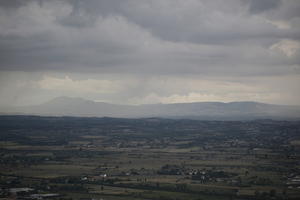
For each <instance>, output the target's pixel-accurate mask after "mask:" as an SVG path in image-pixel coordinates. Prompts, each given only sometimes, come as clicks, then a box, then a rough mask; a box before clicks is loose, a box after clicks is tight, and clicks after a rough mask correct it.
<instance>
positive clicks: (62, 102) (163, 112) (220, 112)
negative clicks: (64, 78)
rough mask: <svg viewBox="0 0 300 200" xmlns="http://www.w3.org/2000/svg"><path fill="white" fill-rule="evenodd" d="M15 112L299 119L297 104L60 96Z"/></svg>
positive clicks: (299, 113) (72, 114)
mask: <svg viewBox="0 0 300 200" xmlns="http://www.w3.org/2000/svg"><path fill="white" fill-rule="evenodd" d="M14 112H15V113H24V114H36V115H52V116H53V115H55V116H66V115H67V116H89V117H124V118H140V117H164V118H185V119H187V118H188V119H201V120H242V119H295V118H296V119H300V106H283V105H274V104H266V103H259V102H253V101H241V102H228V103H223V102H194V103H174V104H146V105H139V106H132V105H115V104H109V103H103V102H95V101H92V100H87V99H84V98H78V97H67V96H61V97H56V98H54V99H52V100H51V101H48V102H46V103H44V104H41V105H37V106H26V107H19V108H17V109H15V110H14Z"/></svg>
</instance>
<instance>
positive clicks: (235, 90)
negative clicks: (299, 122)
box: [0, 0, 300, 104]
mask: <svg viewBox="0 0 300 200" xmlns="http://www.w3.org/2000/svg"><path fill="white" fill-rule="evenodd" d="M0 51H1V53H0V73H1V74H0V75H1V76H0V83H1V84H2V86H0V94H1V95H2V96H7V98H6V99H5V98H3V100H2V101H1V100H0V104H1V103H2V104H7V103H11V102H13V101H14V99H18V100H16V101H18V102H20V101H21V100H22V101H23V100H24V101H26V102H29V103H30V102H31V101H32V98H30V96H35V98H36V99H40V101H38V100H36V101H34V102H42V100H47V99H50V98H51V97H55V96H58V95H63V94H66V95H69V96H82V97H90V98H91V99H98V100H104V101H111V102H116V103H120V101H119V99H124V102H125V103H145V102H146V103H151V102H180V101H187V102H189V101H198V100H220V101H222V100H224V101H230V100H239V99H240V100H258V101H266V102H268V101H269V102H276V103H278V102H279V103H285V102H287V103H293V104H294V103H295V102H297V101H298V100H300V95H299V92H297V89H298V88H297V87H295V86H294V85H297V84H298V83H299V80H300V79H299V76H300V2H299V1H298V0H226V2H225V1H224V0H184V1H182V0H163V1H160V0H109V1H107V0H89V1H84V0H51V1H45V0H28V1H23V0H3V1H0ZM19 71H23V72H22V73H23V74H22V73H21V72H19ZM71 72H72V74H71ZM28 74H31V75H28ZM92 74H94V75H95V76H96V75H97V76H96V77H92V78H90V77H91V75H92ZM105 74H109V76H108V75H107V76H106V75H105ZM124 74H126V75H124ZM123 75H124V76H123ZM155 76H157V77H163V78H157V77H155ZM216 77H217V78H216ZM258 77H259V78H258ZM261 77H265V78H261ZM272 77H273V78H272ZM17 79H18V80H19V81H17V82H16V81H15V80H17ZM118 79H119V81H116V80H118ZM254 80H259V81H258V82H259V84H257V83H255V81H254ZM173 82H176V83H177V84H174V83H173ZM183 84H187V86H186V87H183V86H182V85H183ZM276 84H277V85H278V86H276V87H277V88H272V85H276ZM289 84H294V85H293V86H291V85H289ZM299 84H300V83H299ZM20 85H22V86H20ZM99 85H101V87H100V86H99ZM174 85H176V87H175V86H174ZM223 85H226V86H227V87H223ZM123 86H124V87H123ZM79 90H80V92H78V91H79ZM110 90H111V91H112V92H109V91H110ZM20 91H23V92H20ZM86 91H87V92H86ZM18 102H17V103H18Z"/></svg>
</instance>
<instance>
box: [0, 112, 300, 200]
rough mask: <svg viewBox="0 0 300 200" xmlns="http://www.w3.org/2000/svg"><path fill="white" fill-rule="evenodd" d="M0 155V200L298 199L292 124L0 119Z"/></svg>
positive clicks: (299, 162) (297, 137) (298, 127)
mask: <svg viewBox="0 0 300 200" xmlns="http://www.w3.org/2000/svg"><path fill="white" fill-rule="evenodd" d="M0 147H1V149H0V150H1V154H0V186H1V188H2V189H1V193H0V194H1V198H15V197H16V196H18V197H22V198H23V197H26V198H32V199H34V198H35V197H36V196H34V195H33V194H59V196H53V197H47V198H56V199H99V200H100V199H108V200H117V199H120V200H122V199H137V200H138V199H139V200H142V199H162V200H175V199H176V200H180V199H182V200H186V199H192V200H193V199H194V200H200V199H205V200H206V199H208V200H209V199H211V200H213V199H218V200H222V199H224V200H225V199H299V197H300V122H298V121H271V120H258V121H197V120H169V119H158V118H148V119H113V118H72V117H34V116H1V117H0ZM12 188H31V189H33V191H30V192H23V193H20V194H17V193H15V194H12V192H10V191H11V189H12ZM40 198H43V197H40Z"/></svg>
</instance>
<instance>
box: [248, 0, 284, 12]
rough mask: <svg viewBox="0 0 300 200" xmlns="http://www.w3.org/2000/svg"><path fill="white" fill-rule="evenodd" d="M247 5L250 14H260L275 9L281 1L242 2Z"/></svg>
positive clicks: (258, 0) (253, 0)
mask: <svg viewBox="0 0 300 200" xmlns="http://www.w3.org/2000/svg"><path fill="white" fill-rule="evenodd" d="M244 1H245V2H247V3H249V11H250V12H251V13H254V14H256V13H261V12H264V11H267V10H271V9H275V8H277V7H279V6H280V4H281V0H244Z"/></svg>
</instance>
